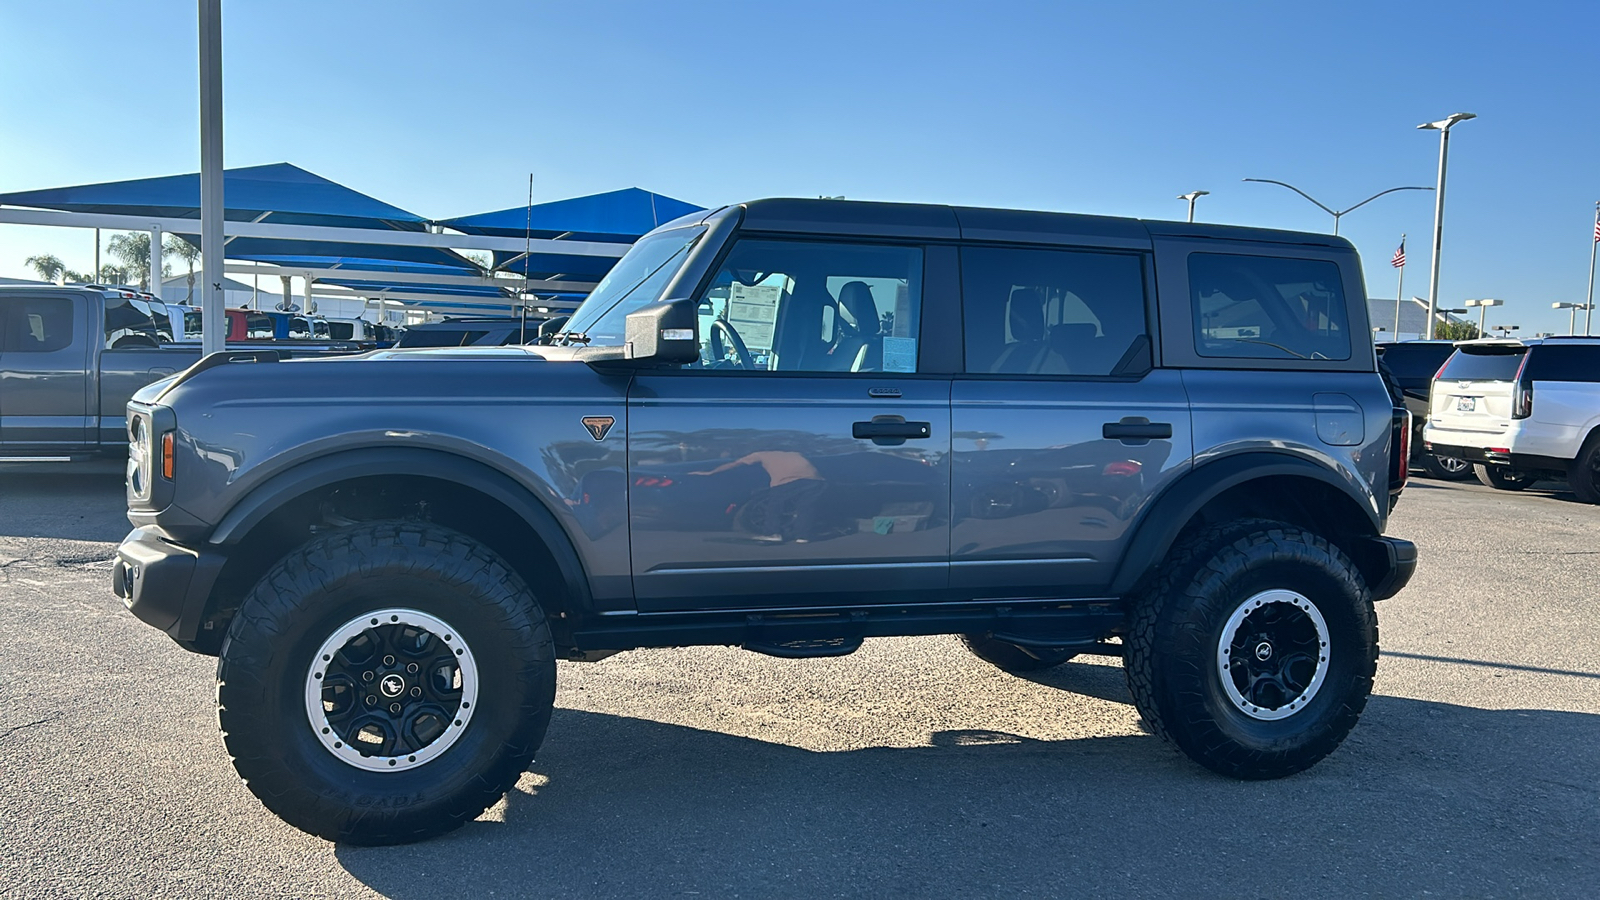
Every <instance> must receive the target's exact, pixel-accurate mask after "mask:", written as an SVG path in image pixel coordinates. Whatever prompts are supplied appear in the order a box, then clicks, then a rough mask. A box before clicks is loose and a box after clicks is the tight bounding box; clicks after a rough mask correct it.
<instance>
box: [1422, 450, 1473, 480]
mask: <svg viewBox="0 0 1600 900" xmlns="http://www.w3.org/2000/svg"><path fill="white" fill-rule="evenodd" d="M1422 469H1423V471H1425V472H1427V473H1428V475H1429V477H1431V478H1438V479H1441V480H1444V481H1465V480H1466V479H1468V478H1471V477H1472V464H1471V463H1469V462H1467V461H1466V460H1464V459H1462V458H1461V457H1459V456H1435V455H1434V454H1432V453H1425V454H1423V456H1422Z"/></svg>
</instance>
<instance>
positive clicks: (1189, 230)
mask: <svg viewBox="0 0 1600 900" xmlns="http://www.w3.org/2000/svg"><path fill="white" fill-rule="evenodd" d="M740 206H741V207H742V208H743V210H744V221H743V223H742V227H743V228H746V229H749V230H751V231H780V232H800V233H810V234H859V235H864V236H870V235H878V236H893V237H905V238H926V239H935V240H937V239H945V240H957V239H962V238H965V239H968V240H993V241H1005V242H1010V241H1020V242H1027V243H1070V242H1073V241H1075V240H1082V239H1090V240H1092V241H1093V242H1094V243H1096V244H1101V245H1105V244H1113V245H1127V246H1144V247H1148V246H1149V245H1150V239H1151V237H1152V236H1159V237H1175V238H1199V239H1212V240H1228V241H1261V242H1267V243H1276V244H1300V245H1306V246H1314V247H1327V248H1334V249H1341V250H1344V249H1353V248H1352V246H1351V244H1350V242H1349V241H1347V240H1345V239H1344V238H1342V237H1337V236H1334V235H1330V234H1317V233H1313V232H1303V231H1280V230H1277V229H1272V228H1251V227H1246V226H1240V225H1211V224H1207V223H1203V222H1165V221H1159V220H1151V219H1133V218H1127V217H1122V216H1093V215H1085V214H1081V213H1061V212H1044V211H1039V210H1021V209H986V208H982V207H966V206H944V205H936V204H926V203H888V202H878V201H868V200H809V199H798V198H769V199H765V200H751V201H749V202H748V203H744V204H740ZM719 211H720V210H713V211H712V213H711V215H715V214H716V213H717V212H719ZM709 217H710V216H707V218H709Z"/></svg>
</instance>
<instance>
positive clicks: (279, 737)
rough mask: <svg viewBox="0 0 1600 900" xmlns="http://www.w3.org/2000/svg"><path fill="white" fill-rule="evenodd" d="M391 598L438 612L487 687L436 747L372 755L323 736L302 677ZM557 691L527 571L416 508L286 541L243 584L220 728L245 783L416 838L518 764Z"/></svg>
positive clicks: (288, 808)
mask: <svg viewBox="0 0 1600 900" xmlns="http://www.w3.org/2000/svg"><path fill="white" fill-rule="evenodd" d="M387 608H406V609H414V610H417V611H419V612H422V613H424V614H427V615H430V616H434V617H437V618H438V619H440V620H443V621H444V622H445V623H448V624H449V625H450V626H451V628H452V629H454V630H456V631H457V632H458V636H456V635H452V639H453V640H454V641H456V642H457V643H459V642H461V641H464V642H465V643H466V645H467V646H468V647H470V652H471V654H472V657H471V658H472V659H473V660H475V666H476V669H477V672H478V674H479V677H480V679H481V682H482V685H483V690H482V691H481V693H479V694H478V695H477V698H478V699H477V703H476V709H474V710H473V714H472V716H471V717H470V720H468V721H466V724H465V727H464V729H463V730H462V731H461V732H460V733H459V737H457V738H456V739H455V742H454V743H453V744H450V745H449V746H448V749H445V750H444V751H443V752H442V753H441V754H439V755H438V756H437V757H435V758H433V759H429V760H427V761H426V762H425V763H423V764H420V765H417V766H416V767H414V768H408V769H405V770H404V771H368V770H365V769H361V768H357V767H356V766H354V765H351V764H350V763H347V762H345V761H344V760H342V759H340V758H338V757H336V756H335V755H334V753H333V752H332V751H330V750H329V749H328V748H327V747H325V746H324V745H323V744H322V743H321V742H320V739H319V737H318V735H317V734H316V733H315V732H314V731H313V729H312V725H311V722H310V720H309V719H308V712H307V702H308V701H307V699H306V697H307V687H306V685H307V680H306V679H307V678H308V673H309V671H310V667H311V665H312V661H313V658H314V657H315V656H316V654H317V652H318V647H319V646H321V645H322V643H323V642H324V641H325V640H327V639H328V638H329V637H330V636H331V635H332V634H333V633H334V632H335V631H336V630H337V629H338V628H339V627H340V626H341V625H343V624H345V623H347V622H352V621H353V620H354V619H355V618H356V617H359V616H363V615H366V614H367V613H368V612H370V611H373V610H377V609H387ZM554 702H555V653H554V648H553V645H552V642H551V637H550V629H549V626H548V624H547V623H546V621H545V617H544V614H543V612H542V611H541V609H540V607H539V605H538V603H537V602H536V600H535V598H534V596H533V594H532V593H531V592H530V591H529V590H528V587H527V585H526V584H524V583H523V581H522V579H521V578H520V577H518V575H517V574H516V572H515V571H513V570H512V569H511V568H510V567H509V566H508V565H506V563H505V562H504V561H503V560H502V559H500V558H499V557H498V556H496V555H495V554H494V553H493V552H492V551H490V550H489V549H488V548H486V547H484V546H483V545H481V544H479V543H477V542H476V541H473V540H472V539H471V538H468V537H467V536H466V535H463V534H460V533H459V532H455V531H450V530H448V529H444V528H439V527H435V526H432V525H426V524H418V523H408V522H377V523H370V524H363V525H358V526H353V527H350V528H346V529H341V530H338V531H333V532H329V533H327V534H325V535H322V536H319V537H317V538H315V539H313V540H312V541H310V542H309V543H307V544H305V545H304V546H302V547H300V548H299V549H298V550H295V551H294V552H292V553H290V554H289V555H288V556H287V557H286V558H284V559H283V560H282V561H281V562H279V563H278V564H277V565H276V566H274V567H273V568H272V569H271V570H270V571H269V572H268V573H267V574H266V575H265V576H264V577H263V578H262V579H261V581H260V582H259V583H257V584H256V586H255V588H254V589H253V590H252V591H251V592H250V594H249V595H248V596H247V597H246V598H245V600H244V602H243V603H242V605H241V606H240V608H239V612H238V614H237V615H236V616H235V617H234V619H233V622H232V624H231V626H230V627H229V629H228V635H227V638H226V640H225V641H224V643H223V646H222V653H221V658H220V661H219V663H218V666H217V708H218V718H219V720H220V723H221V727H222V736H223V741H224V743H225V744H226V745H227V748H228V753H229V755H230V756H231V757H232V758H233V764H234V768H235V769H236V770H237V771H238V773H239V775H240V777H241V778H243V779H244V781H245V784H246V785H247V786H248V787H249V788H250V791H251V792H252V793H254V794H255V795H256V797H258V798H259V799H260V800H261V802H262V803H264V804H265V805H266V806H267V808H268V809H270V810H272V811H273V812H274V813H276V814H277V815H278V816H279V817H281V818H282V819H283V820H284V821H286V822H288V823H289V824H291V825H293V826H295V827H296V828H299V829H301V830H303V831H306V832H309V833H311V834H314V835H318V836H320V837H323V838H326V839H328V840H333V841H345V842H349V843H354V844H399V843H407V842H411V841H417V840H422V839H424V838H429V837H433V836H435V835H438V834H442V833H444V832H447V831H450V830H452V829H454V828H457V827H459V826H460V825H462V824H463V823H465V822H467V821H469V820H471V819H473V818H476V817H477V816H478V815H479V814H481V813H482V812H483V811H484V810H485V809H487V808H488V807H489V806H490V805H492V804H493V803H495V802H496V801H498V800H499V799H500V798H501V797H502V796H504V794H505V793H506V791H508V790H510V789H511V787H512V786H513V785H515V784H516V782H517V779H518V778H519V777H520V776H521V774H522V773H523V772H524V771H525V770H526V769H527V766H528V763H529V762H530V761H531V760H532V758H533V754H534V751H535V750H537V749H538V747H539V744H540V743H541V741H543V739H544V734H545V730H546V728H548V727H549V724H550V714H551V711H552V709H553V707H554ZM352 746H354V745H353V744H352Z"/></svg>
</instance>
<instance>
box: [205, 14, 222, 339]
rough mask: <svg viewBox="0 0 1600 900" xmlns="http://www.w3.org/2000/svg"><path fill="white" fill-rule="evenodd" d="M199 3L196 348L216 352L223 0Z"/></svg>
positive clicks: (218, 335)
mask: <svg viewBox="0 0 1600 900" xmlns="http://www.w3.org/2000/svg"><path fill="white" fill-rule="evenodd" d="M199 4H200V270H201V271H202V272H203V273H205V284H204V286H203V287H202V289H201V292H200V297H201V301H200V310H201V312H200V315H201V320H200V323H201V324H200V351H201V353H217V352H220V351H222V350H223V349H225V347H226V346H227V338H228V313H227V304H226V302H225V300H224V295H223V293H222V285H223V277H224V276H223V274H222V268H223V262H222V261H223V256H224V254H225V252H226V251H225V248H224V245H223V242H222V241H223V239H222V218H223V210H224V209H225V207H224V206H223V198H222V0H199Z"/></svg>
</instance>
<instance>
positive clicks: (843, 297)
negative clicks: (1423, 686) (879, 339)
mask: <svg viewBox="0 0 1600 900" xmlns="http://www.w3.org/2000/svg"><path fill="white" fill-rule="evenodd" d="M839 313H840V317H841V318H843V319H844V322H845V324H846V325H849V326H850V327H851V328H853V329H855V330H856V331H857V332H859V333H861V334H864V335H869V336H870V335H875V334H877V333H878V330H879V328H880V327H882V326H881V323H880V321H879V318H878V304H877V303H875V302H873V299H872V288H871V287H869V286H868V285H867V283H866V282H865V281H849V282H846V283H845V285H844V287H842V288H840V289H839Z"/></svg>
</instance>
